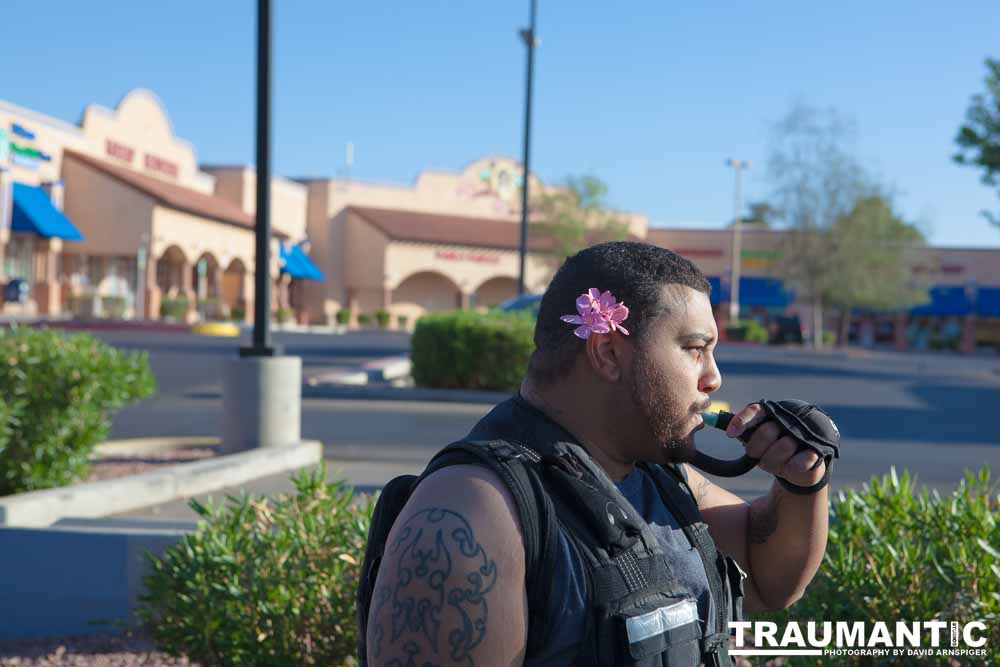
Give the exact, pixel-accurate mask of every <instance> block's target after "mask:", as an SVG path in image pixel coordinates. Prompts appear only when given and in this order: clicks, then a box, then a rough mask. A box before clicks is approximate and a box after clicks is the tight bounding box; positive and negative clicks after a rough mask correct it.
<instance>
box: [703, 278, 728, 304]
mask: <svg viewBox="0 0 1000 667" xmlns="http://www.w3.org/2000/svg"><path fill="white" fill-rule="evenodd" d="M708 284H709V285H711V286H712V293H711V294H709V295H708V300H709V301H710V302H711V303H712V305H713V306H717V305H719V304H720V303H725V302H726V301H728V300H729V294H726V298H725V299H723V298H722V280H721V279H720V278H719V277H718V276H709V277H708Z"/></svg>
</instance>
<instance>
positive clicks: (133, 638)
mask: <svg viewBox="0 0 1000 667" xmlns="http://www.w3.org/2000/svg"><path fill="white" fill-rule="evenodd" d="M56 665H59V666H60V667H63V666H65V667H138V666H139V665H142V666H143V667H180V666H181V665H186V666H188V667H197V665H198V663H195V662H191V661H190V660H188V659H187V658H183V657H182V658H174V657H171V656H169V655H167V654H166V653H163V652H161V651H157V650H156V647H155V646H154V645H153V643H152V642H151V641H149V639H147V638H145V637H141V636H138V635H129V636H116V635H92V636H87V637H61V638H52V639H37V640H18V641H6V642H0V667H55V666H56Z"/></svg>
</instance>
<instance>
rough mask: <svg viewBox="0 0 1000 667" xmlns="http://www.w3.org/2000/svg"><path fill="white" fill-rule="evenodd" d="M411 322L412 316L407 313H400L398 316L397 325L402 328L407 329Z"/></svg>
mask: <svg viewBox="0 0 1000 667" xmlns="http://www.w3.org/2000/svg"><path fill="white" fill-rule="evenodd" d="M409 323H410V318H409V317H407V316H406V315H399V316H398V317H396V324H397V326H399V328H400V329H405V328H406V326H407V325H408V324H409Z"/></svg>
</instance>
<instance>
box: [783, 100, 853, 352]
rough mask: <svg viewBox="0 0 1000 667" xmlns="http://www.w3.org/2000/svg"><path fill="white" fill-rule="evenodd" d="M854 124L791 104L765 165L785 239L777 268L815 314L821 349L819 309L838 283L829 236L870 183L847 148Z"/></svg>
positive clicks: (832, 114)
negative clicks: (835, 224) (782, 224)
mask: <svg viewBox="0 0 1000 667" xmlns="http://www.w3.org/2000/svg"><path fill="white" fill-rule="evenodd" d="M854 133H855V130H854V125H853V123H852V122H851V121H850V120H848V119H846V118H844V117H842V116H841V115H840V114H838V113H837V112H836V110H834V109H826V110H821V109H818V108H816V107H812V106H809V105H808V104H805V103H803V102H796V103H795V104H794V105H793V106H792V108H791V110H790V111H789V112H788V114H787V115H786V116H785V117H784V118H782V119H781V120H779V121H778V122H777V123H776V124H775V125H774V127H773V128H772V133H771V139H770V148H769V154H768V159H767V176H768V179H769V180H770V181H771V184H772V188H773V193H772V196H771V201H773V202H774V204H775V206H776V207H777V208H778V209H779V210H780V211H781V212H782V218H783V220H784V222H785V223H786V225H787V226H788V232H787V233H786V234H785V235H784V238H783V240H782V242H781V244H780V246H779V248H778V251H779V258H778V259H777V260H776V262H775V269H776V270H777V272H778V274H779V275H781V277H782V278H784V279H785V280H786V282H788V283H789V285H790V286H791V287H793V288H794V289H795V290H796V291H797V292H798V293H799V295H800V296H801V297H802V298H804V299H805V300H807V301H808V302H809V303H810V304H811V306H812V311H813V327H812V329H813V345H814V347H816V348H820V347H822V345H823V305H824V301H825V300H826V298H827V297H828V296H830V295H831V294H833V293H834V292H835V291H836V288H837V284H838V281H840V280H842V276H841V275H840V272H839V270H838V267H837V262H836V261H835V259H834V253H833V238H832V234H831V229H832V228H833V225H834V223H835V222H836V221H837V220H839V219H841V218H844V217H845V216H847V215H848V214H849V213H850V212H851V211H852V210H853V209H854V207H855V205H856V203H857V202H858V201H859V200H860V199H861V198H863V197H864V196H867V195H869V194H871V190H872V188H871V186H870V185H869V179H868V177H867V176H866V174H865V173H864V170H863V169H862V167H861V165H860V163H859V162H858V160H857V159H856V158H855V157H854V155H853V153H852V151H851V149H850V145H851V143H852V141H853V136H854Z"/></svg>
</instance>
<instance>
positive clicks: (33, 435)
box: [0, 327, 156, 496]
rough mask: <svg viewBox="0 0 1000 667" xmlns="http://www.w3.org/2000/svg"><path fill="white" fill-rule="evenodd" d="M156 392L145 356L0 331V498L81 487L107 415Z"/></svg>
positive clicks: (59, 337)
mask: <svg viewBox="0 0 1000 667" xmlns="http://www.w3.org/2000/svg"><path fill="white" fill-rule="evenodd" d="M155 388H156V383H155V380H154V379H153V374H152V372H151V371H150V369H149V362H148V360H147V357H146V353H145V352H141V353H139V352H131V353H127V352H122V351H120V350H117V349H115V348H113V347H111V346H109V345H105V344H104V343H102V342H100V341H98V340H97V339H95V338H94V337H93V336H91V335H89V334H75V335H72V336H67V335H65V334H64V333H63V332H62V331H59V330H56V329H29V328H21V327H14V328H11V329H7V330H3V331H0V496H2V495H7V494H11V493H20V492H22V491H33V490H36V489H47V488H51V487H55V486H64V485H66V484H71V483H73V482H75V481H77V480H78V479H80V478H81V477H82V476H83V475H84V474H85V473H86V471H87V466H88V459H89V458H90V454H91V453H92V452H93V449H94V447H95V446H96V445H97V444H98V443H99V442H101V441H103V440H104V439H105V438H106V437H107V435H108V431H109V429H110V426H111V414H112V413H113V412H114V411H115V410H118V409H119V408H121V407H124V406H126V405H128V404H130V403H134V402H135V401H138V400H140V399H143V398H146V397H147V396H152V395H153V393H154V392H155Z"/></svg>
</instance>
